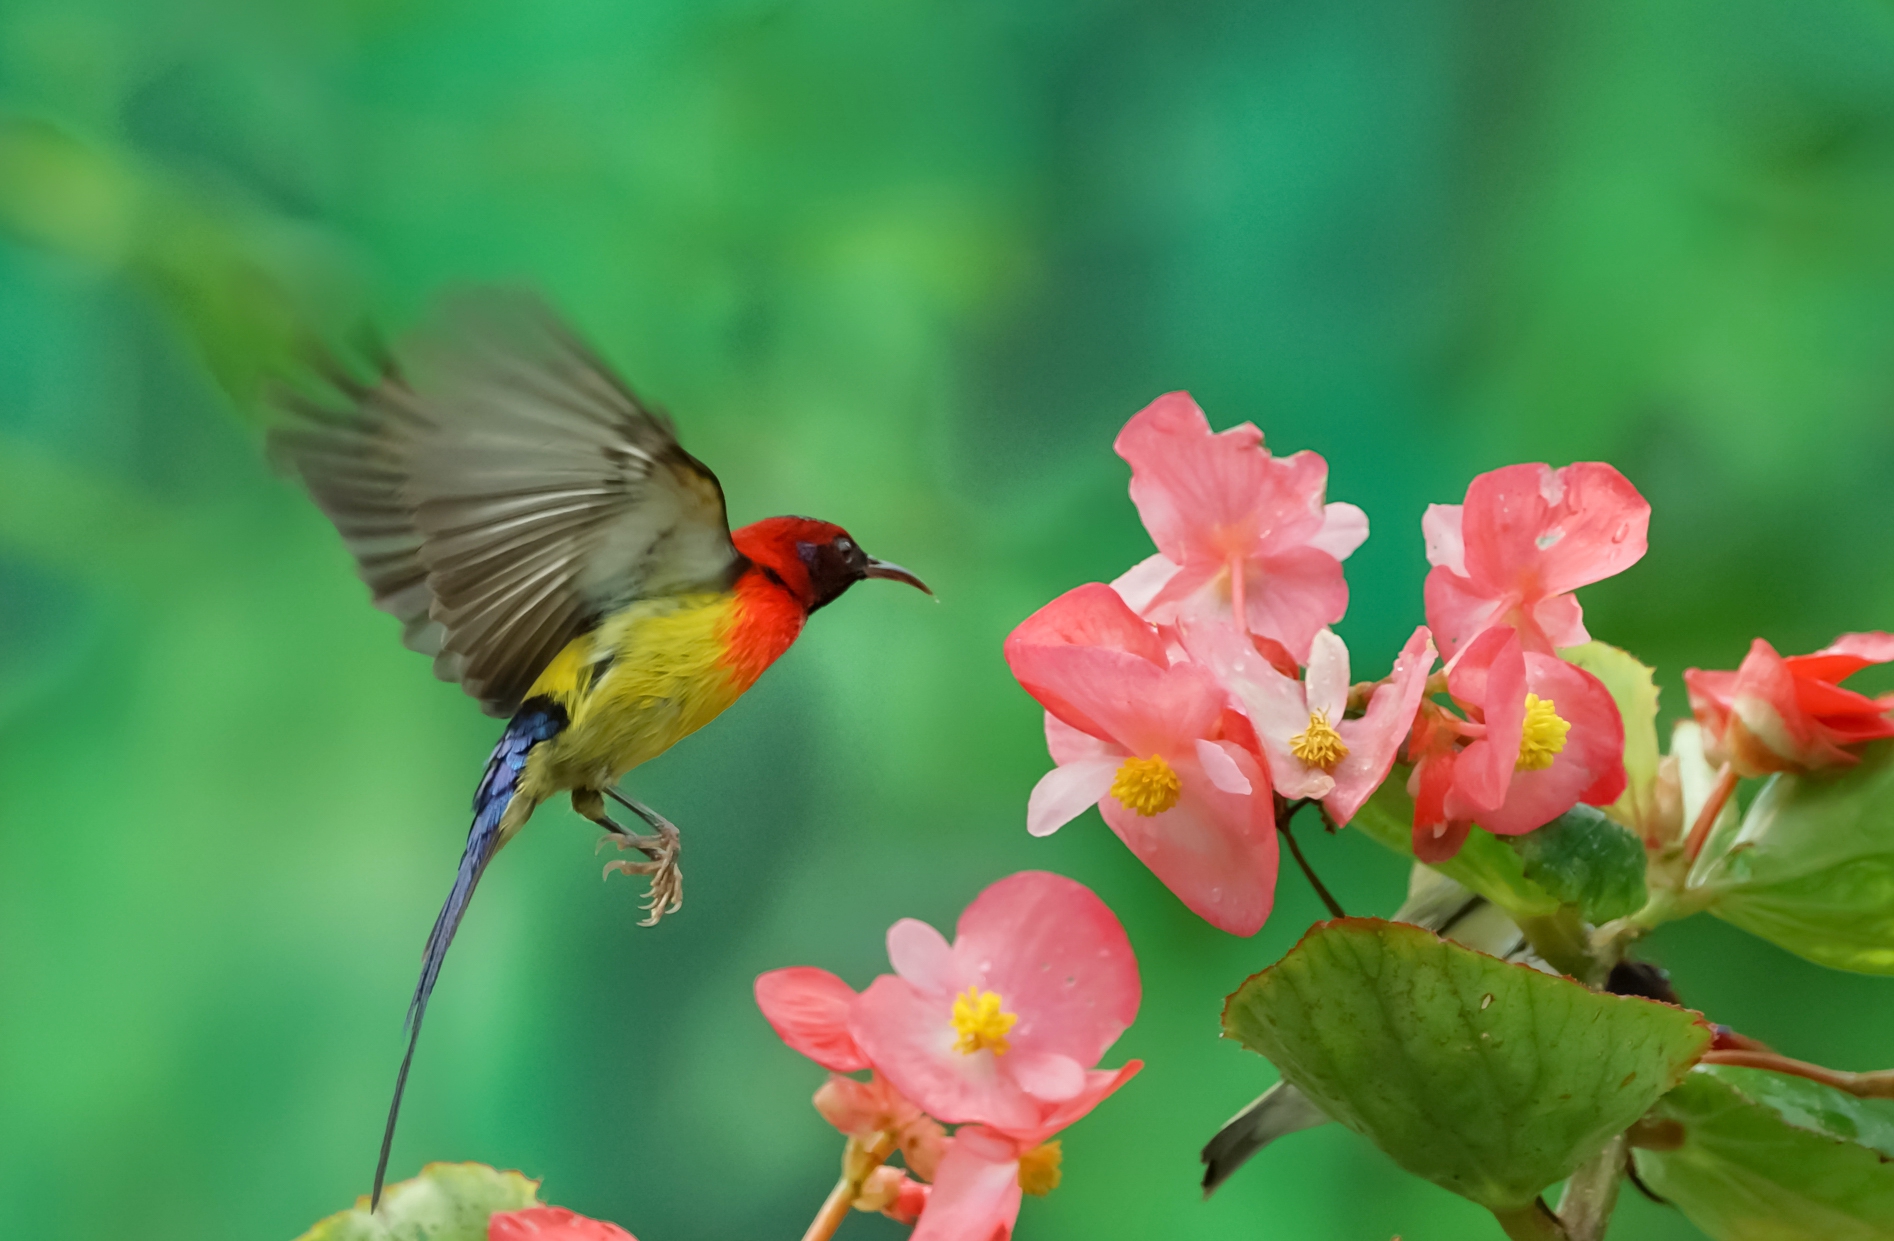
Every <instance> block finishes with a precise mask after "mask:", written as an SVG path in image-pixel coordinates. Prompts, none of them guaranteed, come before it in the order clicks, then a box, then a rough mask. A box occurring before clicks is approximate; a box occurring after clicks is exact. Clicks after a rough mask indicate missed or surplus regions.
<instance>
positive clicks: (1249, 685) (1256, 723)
mask: <svg viewBox="0 0 1894 1241" xmlns="http://www.w3.org/2000/svg"><path fill="white" fill-rule="evenodd" d="M1178 632H1179V634H1180V635H1181V636H1182V638H1183V642H1184V647H1185V649H1186V650H1188V651H1189V652H1190V655H1191V657H1192V658H1193V659H1196V660H1198V661H1200V662H1202V663H1203V665H1204V666H1205V667H1207V668H1209V669H1210V670H1211V672H1212V673H1214V674H1215V675H1216V677H1217V679H1218V680H1219V681H1220V682H1221V683H1222V685H1223V687H1224V688H1225V689H1226V690H1228V691H1229V692H1230V694H1231V696H1232V697H1234V698H1235V699H1236V701H1237V702H1238V703H1239V704H1240V705H1241V706H1242V708H1243V713H1244V714H1245V715H1246V716H1248V717H1249V721H1250V724H1251V726H1252V727H1254V728H1255V730H1256V738H1257V741H1258V742H1259V743H1260V744H1261V745H1262V748H1263V753H1264V754H1265V755H1267V756H1268V759H1269V776H1270V779H1271V781H1273V782H1274V785H1275V789H1276V791H1277V792H1278V793H1281V794H1282V795H1283V796H1284V797H1288V798H1300V797H1322V796H1324V795H1326V794H1327V793H1328V792H1329V791H1330V790H1331V789H1332V788H1334V783H1333V781H1331V780H1330V778H1329V776H1328V774H1327V773H1325V772H1323V771H1322V770H1321V769H1319V768H1315V767H1310V766H1308V765H1307V764H1306V763H1304V762H1303V761H1302V760H1301V759H1299V758H1297V757H1296V756H1295V755H1294V753H1292V752H1291V750H1290V743H1291V739H1292V738H1294V737H1295V736H1296V735H1297V734H1298V733H1301V732H1302V731H1303V730H1305V729H1307V728H1308V726H1309V707H1308V702H1307V700H1306V699H1305V698H1304V697H1303V695H1304V692H1305V687H1304V684H1303V682H1301V681H1297V680H1295V679H1293V678H1291V677H1286V676H1284V675H1283V674H1282V673H1281V672H1280V671H1278V670H1277V668H1276V667H1275V666H1274V665H1273V664H1271V663H1270V662H1269V660H1267V659H1266V658H1264V657H1263V655H1262V654H1261V653H1260V652H1258V651H1257V649H1256V647H1255V645H1254V644H1253V643H1251V642H1248V641H1246V640H1245V639H1244V638H1243V636H1242V634H1241V633H1240V631H1239V630H1238V629H1237V628H1236V626H1234V625H1233V624H1231V623H1230V622H1229V620H1228V619H1227V618H1225V619H1200V618H1186V619H1185V620H1184V621H1182V622H1180V624H1179V629H1178Z"/></svg>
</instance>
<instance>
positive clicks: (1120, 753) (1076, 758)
mask: <svg viewBox="0 0 1894 1241" xmlns="http://www.w3.org/2000/svg"><path fill="white" fill-rule="evenodd" d="M1046 751H1047V752H1048V753H1049V754H1051V755H1052V761H1053V762H1055V763H1058V764H1060V765H1061V766H1063V765H1065V764H1066V763H1082V762H1084V761H1085V760H1087V759H1093V758H1115V759H1117V760H1119V761H1121V762H1122V761H1123V760H1124V757H1125V751H1124V749H1123V748H1122V747H1120V746H1114V745H1112V744H1111V743H1110V742H1109V741H1100V740H1099V739H1098V738H1097V737H1094V736H1092V734H1090V733H1086V732H1080V731H1079V730H1078V729H1076V728H1074V727H1072V726H1071V725H1070V724H1068V723H1066V722H1065V721H1064V720H1062V719H1060V718H1059V717H1058V716H1056V715H1054V714H1053V713H1052V712H1050V711H1048V712H1046Z"/></svg>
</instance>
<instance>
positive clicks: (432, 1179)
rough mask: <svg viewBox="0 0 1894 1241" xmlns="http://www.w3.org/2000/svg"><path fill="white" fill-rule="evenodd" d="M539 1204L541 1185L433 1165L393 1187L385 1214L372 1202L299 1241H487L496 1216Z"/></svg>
mask: <svg viewBox="0 0 1894 1241" xmlns="http://www.w3.org/2000/svg"><path fill="white" fill-rule="evenodd" d="M538 1205H539V1182H538V1181H535V1180H532V1179H530V1178H528V1177H525V1176H522V1175H520V1174H519V1173H518V1172H501V1171H498V1170H497V1169H494V1168H489V1167H488V1166H487V1165H486V1164H483V1163H431V1164H429V1165H427V1166H426V1167H425V1168H422V1169H421V1175H419V1176H417V1177H415V1178H414V1179H413V1180H411V1181H401V1182H398V1183H396V1184H394V1185H390V1186H389V1187H388V1189H387V1191H386V1192H385V1193H383V1194H382V1198H381V1210H379V1211H376V1212H374V1213H373V1214H370V1212H369V1210H368V1199H367V1198H358V1199H356V1201H355V1206H354V1207H353V1208H351V1209H350V1210H347V1211H342V1212H338V1213H337V1214H335V1215H331V1216H330V1217H329V1218H327V1219H325V1220H323V1221H321V1222H320V1223H318V1224H317V1225H316V1226H315V1227H314V1228H311V1229H310V1230H309V1231H308V1232H306V1233H304V1234H303V1235H302V1236H301V1237H299V1238H298V1239H297V1241H487V1220H488V1218H489V1217H491V1216H492V1215H493V1213H494V1212H496V1211H519V1210H524V1209H525V1208H527V1207H531V1206H538Z"/></svg>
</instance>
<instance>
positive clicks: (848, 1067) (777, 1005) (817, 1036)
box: [756, 965, 868, 1073]
mask: <svg viewBox="0 0 1894 1241" xmlns="http://www.w3.org/2000/svg"><path fill="white" fill-rule="evenodd" d="M854 1002H855V989H854V988H853V987H850V986H849V985H848V984H847V983H845V982H843V981H842V980H841V979H839V978H837V977H836V976H835V975H833V974H831V973H829V972H828V971H827V970H819V969H816V968H814V967H813V966H807V965H799V966H795V967H793V968H790V969H783V970H771V971H770V972H769V973H767V974H764V975H762V976H760V977H759V978H757V980H756V1006H757V1007H758V1008H760V1009H762V1010H763V1019H764V1020H765V1021H767V1022H769V1024H770V1028H771V1029H773V1030H775V1031H776V1034H777V1036H778V1037H780V1038H781V1039H782V1040H783V1042H785V1043H787V1044H789V1045H790V1046H791V1047H793V1048H795V1049H796V1050H797V1051H799V1052H801V1053H802V1054H803V1055H805V1056H807V1057H809V1059H811V1060H813V1061H815V1062H816V1063H817V1064H819V1065H821V1066H822V1067H823V1068H825V1069H834V1070H835V1071H836V1072H838V1073H853V1072H856V1071H857V1070H860V1069H865V1068H867V1067H868V1060H867V1058H866V1057H865V1056H863V1055H862V1051H861V1048H859V1047H857V1046H856V1045H855V1040H854V1039H853V1038H852V1037H850V1035H849V1032H848V1011H849V1008H850V1006H851V1005H853V1004H854Z"/></svg>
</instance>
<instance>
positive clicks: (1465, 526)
mask: <svg viewBox="0 0 1894 1241" xmlns="http://www.w3.org/2000/svg"><path fill="white" fill-rule="evenodd" d="M1650 522H1651V506H1650V505H1649V504H1648V503H1647V502H1646V501H1645V499H1644V497H1643V496H1641V495H1639V494H1638V490H1637V488H1636V487H1633V486H1632V485H1631V482H1630V480H1629V479H1627V478H1625V476H1624V475H1622V474H1620V473H1618V471H1617V470H1615V469H1613V468H1612V467H1610V466H1608V465H1605V464H1603V463H1602V462H1597V461H1581V462H1578V463H1577V464H1575V465H1568V466H1565V467H1564V468H1563V469H1558V470H1554V469H1553V468H1551V467H1550V466H1547V465H1509V466H1507V467H1506V468H1505V469H1502V470H1493V471H1492V472H1490V473H1487V474H1482V475H1480V476H1479V477H1478V478H1476V479H1474V480H1473V483H1472V485H1471V486H1469V487H1468V488H1467V498H1466V503H1465V504H1464V505H1462V504H1433V505H1429V506H1428V509H1427V513H1426V515H1425V516H1424V517H1422V518H1421V532H1422V534H1423V535H1425V537H1426V540H1427V560H1428V563H1430V564H1432V565H1433V566H1434V570H1433V572H1431V573H1429V574H1428V575H1427V591H1426V593H1427V625H1428V627H1429V628H1430V629H1432V630H1433V633H1434V641H1435V642H1437V643H1439V644H1440V653H1441V654H1442V655H1443V656H1446V657H1447V658H1448V659H1450V660H1451V659H1452V658H1453V657H1454V656H1456V655H1457V654H1459V652H1460V649H1461V648H1462V647H1463V646H1465V645H1466V644H1467V643H1468V642H1471V641H1472V640H1473V639H1474V638H1475V637H1476V636H1478V635H1479V634H1480V633H1481V631H1483V630H1485V629H1487V628H1488V627H1489V626H1493V625H1510V626H1512V627H1513V628H1514V629H1516V630H1518V631H1519V638H1520V642H1521V643H1522V644H1523V645H1524V647H1525V649H1526V650H1528V651H1537V652H1539V653H1540V654H1543V655H1550V654H1552V653H1553V651H1554V650H1555V649H1557V648H1559V647H1562V646H1577V645H1579V644H1580V643H1582V642H1587V641H1590V637H1589V635H1588V634H1586V632H1585V612H1584V609H1583V608H1581V607H1579V606H1578V600H1576V599H1574V598H1572V596H1571V592H1572V591H1574V590H1577V589H1578V588H1579V587H1580V586H1586V585H1589V584H1591V583H1592V582H1598V581H1603V580H1604V579H1605V578H1608V577H1610V576H1612V575H1613V574H1615V573H1622V572H1623V571H1624V570H1626V569H1628V568H1630V567H1631V566H1632V565H1634V564H1636V563H1637V562H1638V560H1639V559H1640V558H1641V557H1642V556H1643V555H1644V547H1645V532H1646V530H1647V529H1648V527H1649V526H1650Z"/></svg>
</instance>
